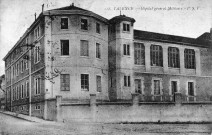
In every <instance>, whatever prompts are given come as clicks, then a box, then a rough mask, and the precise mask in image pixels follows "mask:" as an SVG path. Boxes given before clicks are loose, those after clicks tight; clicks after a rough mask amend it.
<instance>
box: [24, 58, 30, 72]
mask: <svg viewBox="0 0 212 135" xmlns="http://www.w3.org/2000/svg"><path fill="white" fill-rule="evenodd" d="M28 68H29V65H28V60H25V61H24V69H25V70H27V69H28Z"/></svg>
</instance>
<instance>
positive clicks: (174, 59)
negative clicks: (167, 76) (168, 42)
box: [168, 47, 180, 68]
mask: <svg viewBox="0 0 212 135" xmlns="http://www.w3.org/2000/svg"><path fill="white" fill-rule="evenodd" d="M168 65H169V67H173V68H179V67H180V58H179V49H178V48H176V47H169V48H168Z"/></svg>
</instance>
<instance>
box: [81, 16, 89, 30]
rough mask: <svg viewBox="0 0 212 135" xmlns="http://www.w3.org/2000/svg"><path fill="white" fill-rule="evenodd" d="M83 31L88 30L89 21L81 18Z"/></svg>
mask: <svg viewBox="0 0 212 135" xmlns="http://www.w3.org/2000/svg"><path fill="white" fill-rule="evenodd" d="M81 29H82V30H88V19H84V18H81Z"/></svg>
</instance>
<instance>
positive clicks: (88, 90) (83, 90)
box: [81, 89, 89, 92]
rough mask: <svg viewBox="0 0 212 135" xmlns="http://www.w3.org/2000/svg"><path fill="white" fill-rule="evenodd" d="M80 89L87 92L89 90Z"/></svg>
mask: <svg viewBox="0 0 212 135" xmlns="http://www.w3.org/2000/svg"><path fill="white" fill-rule="evenodd" d="M81 91H84V92H89V90H85V89H81Z"/></svg>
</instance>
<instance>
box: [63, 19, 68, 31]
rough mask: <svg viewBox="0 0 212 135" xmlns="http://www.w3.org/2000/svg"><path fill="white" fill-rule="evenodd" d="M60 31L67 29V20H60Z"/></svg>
mask: <svg viewBox="0 0 212 135" xmlns="http://www.w3.org/2000/svg"><path fill="white" fill-rule="evenodd" d="M61 29H68V18H61Z"/></svg>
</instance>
